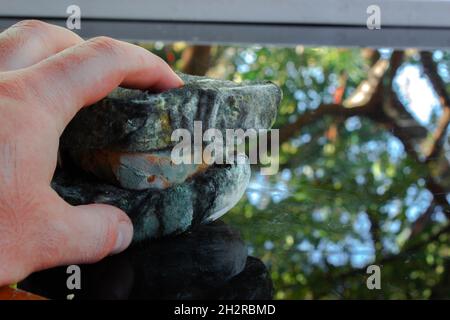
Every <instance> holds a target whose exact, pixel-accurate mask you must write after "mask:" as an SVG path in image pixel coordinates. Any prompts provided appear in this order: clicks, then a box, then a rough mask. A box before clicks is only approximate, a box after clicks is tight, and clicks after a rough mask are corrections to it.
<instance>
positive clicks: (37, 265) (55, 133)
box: [0, 38, 182, 285]
mask: <svg viewBox="0 0 450 320" xmlns="http://www.w3.org/2000/svg"><path fill="white" fill-rule="evenodd" d="M120 84H121V85H124V86H131V87H137V88H142V89H144V88H151V89H153V90H166V89H169V88H172V87H178V86H180V85H182V81H181V80H180V79H179V77H178V76H177V75H176V74H175V73H174V72H173V71H172V70H171V69H170V68H169V67H168V65H167V64H166V63H164V62H163V61H162V60H161V59H159V58H157V57H156V56H154V55H153V54H151V53H149V52H148V51H146V50H145V49H142V48H139V47H136V46H133V45H130V44H126V43H123V42H120V41H117V40H112V39H109V38H95V39H92V40H90V41H86V42H83V43H80V44H78V45H76V46H73V47H70V48H67V49H64V50H63V51H61V52H59V53H57V54H56V55H53V56H50V57H48V58H45V59H44V60H42V61H40V62H38V63H36V64H33V65H31V66H29V67H27V68H21V69H18V70H14V71H8V72H3V73H0V119H2V126H0V285H4V284H8V283H14V282H17V281H20V280H21V279H23V278H24V277H26V276H27V275H28V274H30V273H31V272H34V271H37V270H41V269H43V268H49V267H53V266H57V265H64V264H72V263H89V262H95V261H98V260H99V259H101V258H103V257H104V256H106V255H108V254H114V253H117V252H120V251H122V250H124V249H125V248H126V247H127V246H128V245H129V243H130V242H131V239H132V234H133V230H132V225H131V221H130V220H129V218H128V217H127V215H126V214H125V213H124V212H123V211H121V210H120V209H118V208H115V207H111V206H107V205H97V204H96V205H88V206H79V207H74V206H71V205H69V204H67V203H66V202H64V201H63V200H62V199H61V198H60V197H59V196H58V195H57V194H56V193H55V192H54V191H53V190H52V189H51V188H50V181H51V178H52V175H53V172H54V170H55V167H56V157H57V150H58V142H59V136H60V134H61V132H62V131H63V129H64V127H65V126H66V124H67V123H68V122H69V121H70V120H71V118H72V117H73V116H74V115H75V113H76V112H77V111H78V110H79V109H80V108H82V107H83V106H86V105H89V104H91V103H93V102H95V101H97V100H99V99H101V98H103V97H104V96H105V95H106V94H108V93H109V92H110V91H111V90H112V89H114V88H115V87H117V86H118V85H120Z"/></svg>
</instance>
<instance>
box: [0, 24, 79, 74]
mask: <svg viewBox="0 0 450 320" xmlns="http://www.w3.org/2000/svg"><path fill="white" fill-rule="evenodd" d="M82 42H83V39H82V38H81V37H79V36H78V35H77V34H75V33H74V32H72V31H70V30H68V29H65V28H62V27H58V26H55V25H51V24H48V23H45V22H42V21H39V20H23V21H20V22H18V23H16V24H15V25H13V26H11V27H10V28H8V29H6V30H5V31H4V32H2V33H0V72H5V71H12V70H17V69H21V68H26V67H29V66H31V65H33V64H35V63H37V62H39V61H42V60H44V59H46V58H48V57H50V56H52V55H54V54H56V53H58V52H60V51H62V50H64V49H66V48H69V47H71V46H74V45H76V44H79V43H82Z"/></svg>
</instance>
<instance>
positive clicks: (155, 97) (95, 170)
mask: <svg viewBox="0 0 450 320" xmlns="http://www.w3.org/2000/svg"><path fill="white" fill-rule="evenodd" d="M181 77H182V78H183V80H184V82H185V85H184V86H183V87H181V88H177V89H172V90H168V91H165V92H163V93H157V94H155V93H150V92H147V91H141V90H131V89H122V88H119V89H117V90H115V91H114V92H112V93H111V94H110V95H109V96H108V97H106V98H105V99H103V100H101V101H100V102H98V103H96V104H94V105H92V106H89V107H86V108H84V109H82V110H81V111H80V112H79V113H78V114H77V115H76V116H75V118H74V119H73V120H72V121H71V122H70V123H69V125H68V126H67V128H66V130H65V131H64V133H63V135H62V137H61V142H60V160H61V161H60V168H59V169H58V170H57V172H56V173H55V176H54V179H53V181H52V187H53V188H54V189H55V190H56V192H57V193H58V194H59V195H60V196H61V197H63V198H64V199H65V200H66V201H68V202H69V203H71V204H73V205H82V204H88V203H106V204H111V205H115V206H117V207H119V208H121V209H122V210H124V211H125V212H126V213H127V214H128V215H129V216H130V217H131V219H132V221H133V224H134V229H135V234H134V239H133V240H134V242H139V241H142V240H144V239H153V238H159V237H163V236H168V235H173V234H177V233H181V232H183V231H185V230H187V229H189V228H190V227H192V226H194V225H196V224H201V223H205V222H210V221H214V220H215V219H217V218H219V217H220V216H222V215H223V214H225V213H226V212H227V211H228V210H230V209H231V208H232V207H233V206H234V205H235V204H236V203H237V202H238V201H239V199H240V198H241V197H242V195H243V193H244V191H245V188H246V186H247V184H248V181H249V178H250V165H249V163H248V160H247V159H246V161H245V163H244V164H232V165H215V164H213V165H207V164H205V163H202V164H195V165H190V164H181V165H175V164H174V163H173V162H172V161H171V157H170V152H171V149H172V148H173V146H174V145H175V144H176V143H177V141H171V135H172V132H173V131H174V130H175V129H181V128H183V129H187V130H189V131H190V132H191V133H193V132H194V121H197V120H198V121H201V122H202V126H203V128H202V129H203V131H205V130H207V129H209V128H215V129H218V130H220V131H221V132H222V134H223V136H226V134H225V133H226V132H225V130H226V129H244V130H246V129H255V130H258V129H269V128H270V127H271V125H272V124H273V122H274V121H275V116H276V113H277V109H278V105H279V102H280V99H281V91H280V89H279V88H278V87H277V86H276V85H274V84H273V83H270V82H251V83H241V84H236V83H233V82H230V81H221V80H213V79H209V78H205V77H195V76H188V75H181Z"/></svg>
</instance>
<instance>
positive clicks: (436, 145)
mask: <svg viewBox="0 0 450 320" xmlns="http://www.w3.org/2000/svg"><path fill="white" fill-rule="evenodd" d="M420 58H421V61H422V65H423V71H424V73H425V74H426V75H427V77H428V79H429V80H430V83H431V85H432V86H433V89H434V91H435V92H436V94H437V95H438V97H439V102H440V103H441V106H442V109H443V113H442V116H441V118H440V119H439V122H438V125H437V128H436V130H435V131H434V133H433V136H432V137H431V141H430V142H429V143H427V146H426V149H425V157H426V161H430V160H432V159H433V158H435V157H436V156H437V155H438V153H439V152H440V150H441V149H442V145H443V141H444V138H445V134H446V132H447V127H448V126H449V123H450V97H449V95H448V93H447V89H446V85H445V83H444V81H442V78H441V77H440V76H439V73H438V69H437V65H436V63H435V62H434V61H433V58H432V55H431V53H430V52H421V53H420Z"/></svg>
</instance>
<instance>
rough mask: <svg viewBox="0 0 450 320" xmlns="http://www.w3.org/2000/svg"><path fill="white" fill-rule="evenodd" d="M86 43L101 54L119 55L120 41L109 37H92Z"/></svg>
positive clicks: (120, 50) (120, 51) (120, 49)
mask: <svg viewBox="0 0 450 320" xmlns="http://www.w3.org/2000/svg"><path fill="white" fill-rule="evenodd" d="M87 45H88V46H89V47H91V48H92V49H93V50H94V51H96V52H97V53H99V54H102V55H120V54H121V53H122V48H121V45H120V42H119V41H117V40H115V39H113V38H110V37H105V36H100V37H96V38H92V39H90V40H88V41H87Z"/></svg>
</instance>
